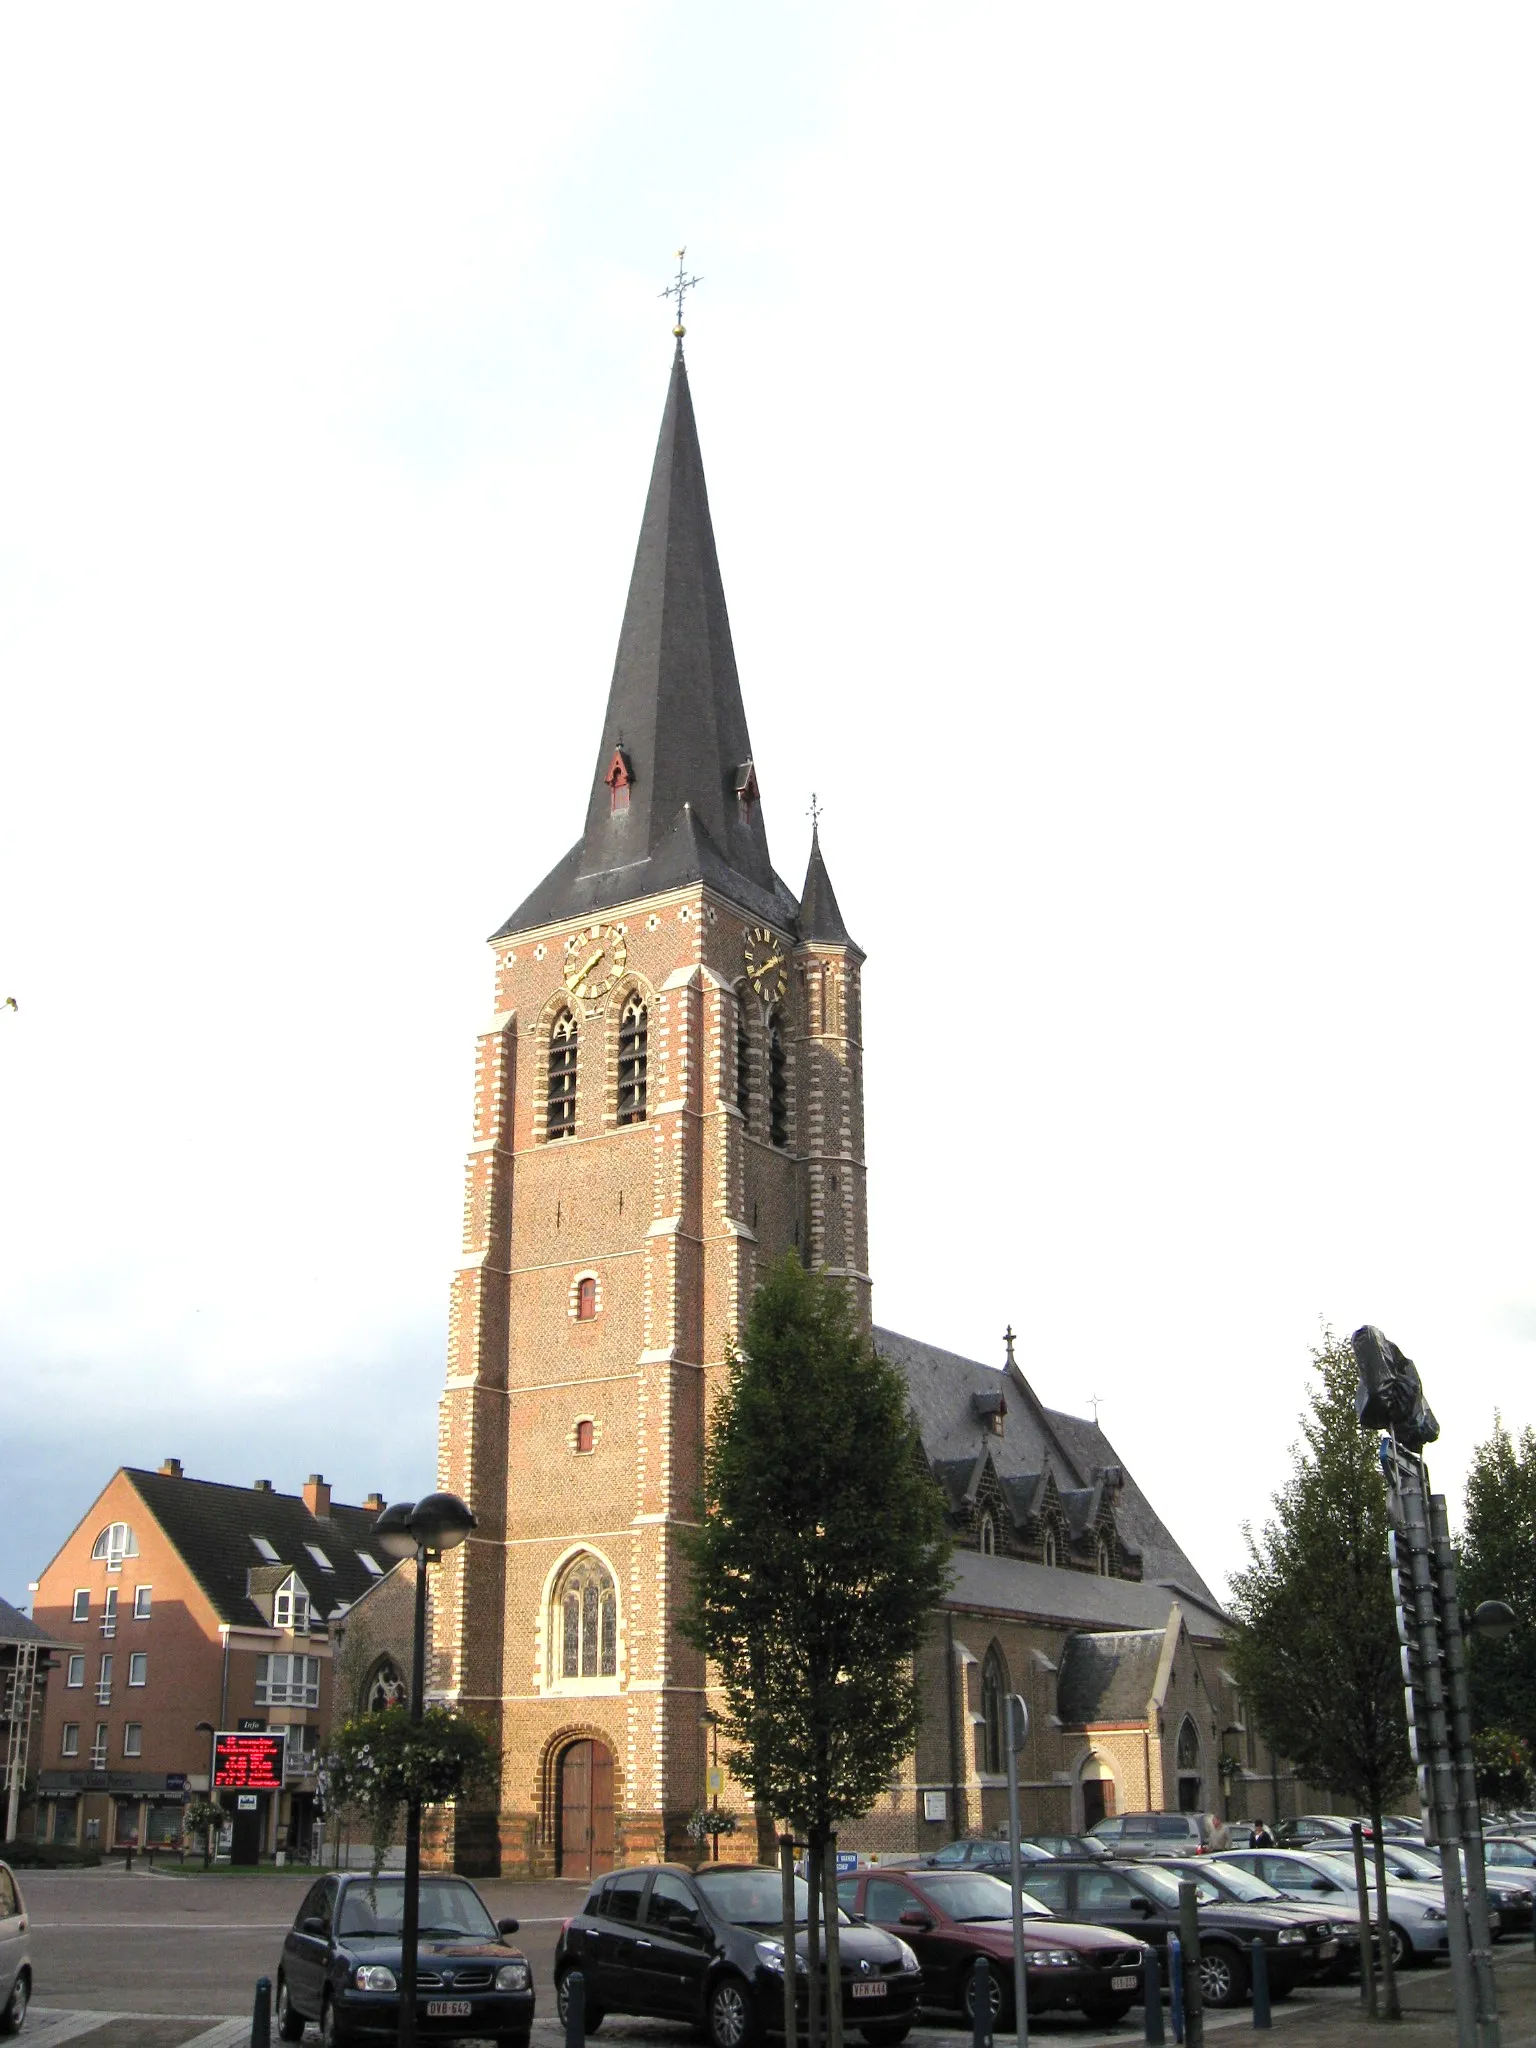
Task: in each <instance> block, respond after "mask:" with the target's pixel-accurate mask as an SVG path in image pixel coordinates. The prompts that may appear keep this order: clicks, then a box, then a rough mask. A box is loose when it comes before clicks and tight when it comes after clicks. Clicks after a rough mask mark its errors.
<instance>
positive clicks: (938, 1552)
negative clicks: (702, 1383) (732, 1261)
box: [683, 1255, 949, 2041]
mask: <svg viewBox="0 0 1536 2048" xmlns="http://www.w3.org/2000/svg"><path fill="white" fill-rule="evenodd" d="M700 1522H701V1526H700V1528H699V1529H698V1531H697V1532H696V1533H695V1534H694V1536H693V1537H692V1539H691V1541H690V1545H689V1550H690V1557H691V1563H692V1592H691V1609H690V1612H689V1614H688V1617H687V1619H686V1620H685V1621H684V1624H683V1627H684V1632H685V1634H687V1635H688V1636H689V1637H690V1638H691V1640H692V1641H693V1642H695V1643H696V1644H697V1645H698V1646H699V1648H700V1649H702V1650H703V1651H704V1652H705V1653H706V1655H707V1656H708V1657H709V1658H710V1659H711V1660H712V1662H713V1664H714V1665H715V1667H716V1669H717V1671H718V1674H719V1684H720V1687H721V1690H722V1692H723V1694H724V1697H725V1703H726V1712H725V1715H724V1717H723V1718H722V1722H721V1732H722V1733H723V1735H724V1736H725V1738H726V1741H727V1743H728V1745H729V1748H728V1751H727V1754H728V1755H729V1757H730V1761H731V1765H732V1768H733V1770H734V1771H735V1773H736V1775H737V1777H738V1778H739V1779H740V1780H741V1781H742V1782H743V1783H744V1784H746V1785H747V1786H749V1787H750V1788H751V1792H752V1795H753V1798H754V1799H755V1800H756V1801H757V1802H758V1804H759V1805H760V1806H762V1807H765V1808H766V1809H767V1811H768V1812H769V1813H770V1814H773V1815H774V1816H776V1817H778V1818H780V1819H782V1820H785V1821H788V1822H790V1823H791V1824H792V1826H793V1827H794V1828H795V1830H796V1831H797V1832H803V1833H804V1835H805V1837H806V1839H807V1841H808V1843H809V1845H810V1870H809V1878H810V1886H811V1894H812V1898H813V1899H816V1898H819V1897H820V1896H821V1893H822V1891H823V1889H824V1868H825V1858H826V1854H827V1850H828V1845H829V1843H830V1842H831V1841H832V1840H833V1839H834V1838H835V1835H836V1831H837V1828H838V1825H839V1823H840V1822H841V1821H844V1820H847V1819H851V1818H853V1817H854V1816H856V1815H858V1814H862V1813H865V1812H867V1811H868V1809H869V1808H870V1807H871V1806H872V1805H873V1804H874V1802H875V1800H876V1798H878V1797H879V1795H880V1794H881V1793H883V1792H884V1791H885V1790H886V1789H887V1787H888V1784H889V1780H890V1774H891V1770H892V1768H893V1767H894V1766H895V1765H896V1764H897V1763H898V1762H899V1761H900V1759H901V1758H902V1757H904V1756H905V1755H907V1754H908V1753H909V1752H910V1750H911V1749H912V1746H913V1744H914V1742H915V1741H916V1738H917V1729H918V1722H919V1717H920V1714H919V1701H918V1692H917V1685H916V1680H915V1676H914V1660H915V1658H916V1654H917V1651H918V1648H919V1645H920V1643H921V1641H922V1638H923V1635H924V1632H925V1630H926V1628H927V1626H928V1623H929V1618H930V1616H931V1614H932V1612H933V1609H934V1607H935V1606H936V1605H937V1603H938V1601H939V1598H940V1596H941V1595H942V1593H943V1591H944V1588H945V1585H946V1583H947V1557H948V1550H949V1542H948V1537H947V1534H946V1531H945V1526H944V1510H943V1502H942V1498H941V1496H940V1494H939V1490H938V1488H937V1486H936V1485H935V1483H934V1481H933V1478H932V1476H931V1474H930V1473H929V1470H928V1464H927V1460H926V1458H925V1457H924V1455H923V1450H922V1443H921V1440H920V1438H919V1436H918V1432H917V1427H916V1424H915V1422H914V1421H913V1419H912V1415H911V1412H910V1410H909V1408H908V1405H907V1391H906V1383H905V1381H904V1380H903V1379H902V1377H901V1374H900V1373H899V1372H898V1371H897V1369H896V1368H895V1367H894V1366H892V1365H890V1364H889V1363H888V1362H887V1361H886V1360H884V1359H882V1358H880V1357H878V1356H877V1355H876V1353H875V1351H874V1349H873V1346H872V1345H871V1344H870V1342H869V1339H868V1338H867V1337H866V1336H865V1335H864V1333H863V1332H862V1330H861V1329H860V1328H859V1326H858V1324H857V1322H856V1320H855V1318H854V1314H853V1309H852V1306H851V1304H850V1302H849V1299H848V1295H847V1292H846V1290H845V1289H844V1288H843V1287H842V1286H841V1285H840V1284H839V1283H838V1282H836V1281H834V1280H831V1279H829V1278H827V1277H825V1276H824V1275H822V1274H818V1273H812V1272H808V1271H807V1270H806V1269H805V1267H804V1266H802V1265H801V1263H800V1262H799V1260H798V1259H797V1258H795V1257H794V1256H793V1255H791V1256H789V1257H787V1258H785V1259H784V1260H782V1261H781V1262H780V1263H779V1264H778V1265H776V1266H774V1267H773V1268H771V1269H770V1271H769V1273H768V1274H767V1276H766V1278H765V1279H764V1281H763V1284H762V1286H761V1287H760V1288H759V1289H758V1291H757V1294H756V1296H755V1297H754V1299H753V1302H752V1308H751V1312H750V1314H749V1316H748V1318H747V1327H746V1332H745V1337H744V1341H743V1349H742V1352H741V1354H740V1355H739V1356H737V1357H734V1358H733V1359H732V1360H731V1363H730V1374H729V1379H728V1382H727V1386H726V1389H725V1392H724V1394H723V1395H722V1397H721V1399H720V1402H719V1404H718V1406H717V1408H716V1410H715V1413H714V1416H713V1418H712V1425H711V1433H710V1439H709V1445H708V1449H707V1451H706V1454H705V1465H704V1498H703V1502H702V1506H701V1511H700ZM827 1937H828V1966H829V1969H831V1970H835V1965H836V1960H837V1958H836V1920H835V1915H834V1916H833V1917H832V1919H831V1920H829V1922H828V1927H827ZM831 1981H833V1982H836V1981H837V1979H836V1976H835V1974H834V1975H833V1977H832V1979H831ZM815 1984H816V1972H815V1970H814V1967H813V1971H812V1990H813V1994H814V1989H815ZM831 2004H832V2008H833V2010H832V2014H831V2015H830V2017H831V2020H832V2027H833V2039H834V2041H835V2040H836V2038H837V2026H838V2019H837V2002H836V2001H835V2000H833V2001H831Z"/></svg>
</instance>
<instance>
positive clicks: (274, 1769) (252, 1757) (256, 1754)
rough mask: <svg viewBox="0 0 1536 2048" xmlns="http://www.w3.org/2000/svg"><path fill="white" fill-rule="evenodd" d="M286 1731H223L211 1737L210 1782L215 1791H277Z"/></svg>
mask: <svg viewBox="0 0 1536 2048" xmlns="http://www.w3.org/2000/svg"><path fill="white" fill-rule="evenodd" d="M287 1746H288V1737H287V1736H286V1734H276V1735H272V1734H268V1735H237V1734H232V1733H230V1732H228V1731H225V1732H223V1733H221V1734H218V1735H215V1736H214V1738H213V1786H214V1790H215V1791H216V1792H281V1791H282V1789H283V1752H284V1750H285V1749H286V1748H287Z"/></svg>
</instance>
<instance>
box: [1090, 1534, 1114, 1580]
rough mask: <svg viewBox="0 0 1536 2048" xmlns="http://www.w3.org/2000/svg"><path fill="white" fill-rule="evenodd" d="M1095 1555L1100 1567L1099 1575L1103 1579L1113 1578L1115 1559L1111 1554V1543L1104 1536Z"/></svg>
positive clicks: (1100, 1539)
mask: <svg viewBox="0 0 1536 2048" xmlns="http://www.w3.org/2000/svg"><path fill="white" fill-rule="evenodd" d="M1094 1555H1095V1562H1096V1563H1097V1565H1098V1568H1099V1577H1100V1578H1101V1579H1108V1578H1112V1577H1113V1576H1114V1559H1113V1558H1112V1556H1111V1555H1110V1549H1109V1543H1108V1541H1107V1540H1106V1539H1105V1538H1104V1537H1103V1536H1101V1537H1100V1538H1099V1541H1098V1547H1097V1550H1096V1551H1095V1554H1094Z"/></svg>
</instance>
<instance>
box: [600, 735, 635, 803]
mask: <svg viewBox="0 0 1536 2048" xmlns="http://www.w3.org/2000/svg"><path fill="white" fill-rule="evenodd" d="M634 779H635V771H634V769H633V768H631V767H630V765H629V756H628V754H626V753H625V751H624V749H623V748H622V747H615V748H614V750H613V759H612V760H611V761H610V762H609V763H608V773H607V774H606V775H605V776H604V777H603V780H604V782H606V783H607V785H608V808H609V810H610V811H627V810H628V809H629V785H630V784H631V783H632V782H633V781H634Z"/></svg>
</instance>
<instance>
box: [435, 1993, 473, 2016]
mask: <svg viewBox="0 0 1536 2048" xmlns="http://www.w3.org/2000/svg"><path fill="white" fill-rule="evenodd" d="M474 2009H475V2008H474V2007H473V2006H472V2005H471V2004H470V2002H469V2000H468V1999H467V1998H429V1999H428V2000H427V2018H428V2019H429V2020H467V2019H468V2018H469V2016H470V2014H471V2013H472V2012H473V2011H474Z"/></svg>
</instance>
